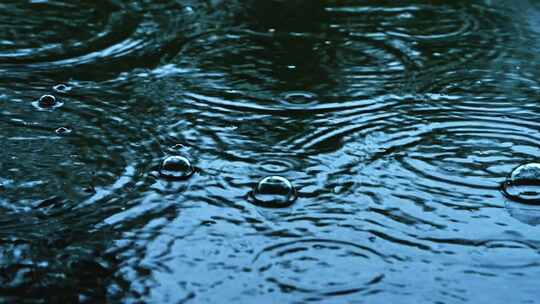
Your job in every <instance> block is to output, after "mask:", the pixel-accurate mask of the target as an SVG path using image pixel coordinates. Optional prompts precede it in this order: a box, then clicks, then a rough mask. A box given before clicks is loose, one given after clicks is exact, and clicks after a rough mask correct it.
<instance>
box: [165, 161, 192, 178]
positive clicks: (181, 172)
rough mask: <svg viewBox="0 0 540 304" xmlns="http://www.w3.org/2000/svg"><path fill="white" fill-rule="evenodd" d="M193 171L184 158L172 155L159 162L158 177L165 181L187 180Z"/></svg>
mask: <svg viewBox="0 0 540 304" xmlns="http://www.w3.org/2000/svg"><path fill="white" fill-rule="evenodd" d="M194 171H195V170H194V169H193V166H192V165H191V162H190V161H189V159H187V158H186V157H184V156H179V155H172V156H167V157H165V158H164V159H163V161H162V162H161V166H160V168H159V175H160V176H161V177H163V178H167V179H176V180H181V179H187V178H189V177H190V176H191V175H192V174H193V172H194Z"/></svg>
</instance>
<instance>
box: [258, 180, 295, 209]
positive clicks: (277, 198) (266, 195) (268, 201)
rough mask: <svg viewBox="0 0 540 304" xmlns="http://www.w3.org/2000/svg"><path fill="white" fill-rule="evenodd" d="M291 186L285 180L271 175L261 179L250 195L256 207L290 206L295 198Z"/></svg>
mask: <svg viewBox="0 0 540 304" xmlns="http://www.w3.org/2000/svg"><path fill="white" fill-rule="evenodd" d="M297 196H298V195H297V192H296V189H295V188H294V186H293V184H292V183H291V182H290V181H289V180H288V179H286V178H284V177H281V176H277V175H273V176H268V177H265V178H263V179H262V180H260V181H259V183H257V186H255V189H253V191H252V193H251V197H252V199H253V202H254V203H255V204H256V205H259V206H262V207H267V208H284V207H288V206H290V205H291V204H292V203H293V202H294V201H295V200H296V198H297Z"/></svg>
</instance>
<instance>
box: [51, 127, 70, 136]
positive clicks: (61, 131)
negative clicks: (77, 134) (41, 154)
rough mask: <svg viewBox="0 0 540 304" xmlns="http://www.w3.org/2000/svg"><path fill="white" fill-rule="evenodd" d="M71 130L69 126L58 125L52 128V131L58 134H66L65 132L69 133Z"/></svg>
mask: <svg viewBox="0 0 540 304" xmlns="http://www.w3.org/2000/svg"><path fill="white" fill-rule="evenodd" d="M72 131H73V130H72V129H71V128H70V127H60V128H58V129H56V130H54V132H55V133H56V134H58V135H66V134H69V133H71V132H72Z"/></svg>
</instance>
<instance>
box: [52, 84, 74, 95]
mask: <svg viewBox="0 0 540 304" xmlns="http://www.w3.org/2000/svg"><path fill="white" fill-rule="evenodd" d="M53 89H54V90H55V91H56V92H59V93H66V92H69V91H71V87H70V86H68V85H67V84H63V83H60V84H57V85H55V86H54V87H53Z"/></svg>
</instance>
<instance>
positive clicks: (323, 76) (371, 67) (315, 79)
mask: <svg viewBox="0 0 540 304" xmlns="http://www.w3.org/2000/svg"><path fill="white" fill-rule="evenodd" d="M238 46H241V47H238ZM403 57H405V56H404V55H403V54H401V53H400V52H399V51H397V50H394V49H392V48H391V47H390V46H388V45H385V44H384V43H382V42H379V41H376V40H372V39H369V38H358V39H356V38H351V37H342V38H339V36H337V37H336V36H330V34H329V35H328V37H327V36H326V35H319V36H314V35H310V34H302V35H293V34H262V33H256V32H250V31H238V32H234V33H231V32H229V33H221V32H212V33H208V34H207V35H205V36H201V37H199V38H197V39H195V40H193V41H190V42H188V43H187V44H186V46H185V47H184V48H183V50H182V52H181V53H180V56H179V62H178V64H179V65H180V66H182V67H185V68H189V69H191V72H188V73H187V75H186V76H188V77H189V81H190V84H188V85H189V90H190V92H188V93H187V95H188V96H189V97H191V98H194V99H196V100H197V101H199V102H202V103H205V104H209V105H210V106H212V107H214V108H220V107H226V108H229V109H234V110H250V111H266V112H273V111H274V112H275V111H282V112H284V111H286V110H290V109H291V108H293V109H298V110H302V111H306V110H307V111H313V110H319V111H332V110H333V109H334V108H340V107H342V106H345V107H346V106H349V107H350V106H353V104H348V105H343V103H346V102H347V101H349V102H351V99H352V98H354V97H358V96H368V95H374V94H375V95H376V94H382V93H388V92H392V90H395V88H396V85H397V84H398V83H399V82H402V81H403V80H404V78H405V77H406V75H407V69H408V67H407V64H408V63H407V61H406V58H403ZM398 87H399V86H398ZM284 89H285V91H284ZM299 89H301V90H299ZM319 92H323V93H324V94H318V93H319ZM223 93H225V95H223ZM217 94H219V95H217ZM295 94H296V95H298V94H301V95H302V96H304V98H298V97H297V96H296V95H295ZM315 94H318V95H319V96H318V98H314V96H315ZM338 96H339V102H338V101H337V100H338V99H337V97H338ZM283 99H284V100H285V101H286V102H281V101H282V100H283ZM293 99H294V100H293ZM291 100H292V101H291ZM301 100H304V102H301Z"/></svg>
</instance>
